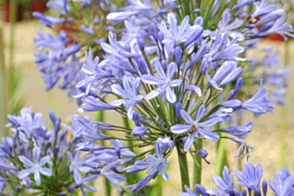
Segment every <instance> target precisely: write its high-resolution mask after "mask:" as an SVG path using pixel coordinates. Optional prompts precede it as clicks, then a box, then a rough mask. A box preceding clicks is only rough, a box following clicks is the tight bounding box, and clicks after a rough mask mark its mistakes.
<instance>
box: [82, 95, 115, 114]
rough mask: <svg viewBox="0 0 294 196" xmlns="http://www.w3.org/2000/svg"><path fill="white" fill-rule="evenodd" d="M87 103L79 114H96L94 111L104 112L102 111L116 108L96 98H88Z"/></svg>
mask: <svg viewBox="0 0 294 196" xmlns="http://www.w3.org/2000/svg"><path fill="white" fill-rule="evenodd" d="M85 101H86V103H84V104H83V105H82V108H79V109H78V110H77V111H78V112H81V113H83V112H94V111H102V110H114V109H115V108H116V107H115V106H113V105H111V104H108V103H105V102H102V101H101V100H100V99H98V98H94V97H92V96H90V97H87V98H86V99H85Z"/></svg>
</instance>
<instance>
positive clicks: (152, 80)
mask: <svg viewBox="0 0 294 196" xmlns="http://www.w3.org/2000/svg"><path fill="white" fill-rule="evenodd" d="M141 79H142V81H143V82H144V83H146V84H151V85H163V84H165V80H163V79H161V78H157V77H155V76H151V75H143V76H142V77H141Z"/></svg>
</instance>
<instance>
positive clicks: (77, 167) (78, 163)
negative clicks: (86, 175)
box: [67, 151, 95, 184]
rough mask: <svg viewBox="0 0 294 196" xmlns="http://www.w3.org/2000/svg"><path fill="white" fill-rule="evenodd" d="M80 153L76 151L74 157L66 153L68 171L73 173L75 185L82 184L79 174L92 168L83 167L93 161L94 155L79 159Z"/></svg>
mask: <svg viewBox="0 0 294 196" xmlns="http://www.w3.org/2000/svg"><path fill="white" fill-rule="evenodd" d="M81 153H82V152H81V151H77V152H76V154H75V156H74V157H73V156H72V154H71V153H70V152H67V157H68V159H69V161H70V171H71V172H73V175H74V179H75V182H76V183H77V184H81V183H82V177H81V174H80V172H89V171H91V169H92V168H90V167H87V166H85V165H86V164H87V163H89V162H91V161H93V160H95V156H94V155H88V156H86V157H84V158H83V159H81V160H79V159H80V156H81Z"/></svg>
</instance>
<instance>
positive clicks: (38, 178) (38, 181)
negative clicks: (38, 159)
mask: <svg viewBox="0 0 294 196" xmlns="http://www.w3.org/2000/svg"><path fill="white" fill-rule="evenodd" d="M34 177H35V181H36V184H37V185H40V184H41V176H40V172H39V171H36V172H35V174H34Z"/></svg>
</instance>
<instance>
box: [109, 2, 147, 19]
mask: <svg viewBox="0 0 294 196" xmlns="http://www.w3.org/2000/svg"><path fill="white" fill-rule="evenodd" d="M128 3H129V5H128V6H126V7H122V8H121V9H120V10H121V12H112V13H110V14H108V15H107V17H106V19H107V20H109V21H111V22H121V21H123V20H125V19H127V18H129V17H131V16H133V15H136V14H138V13H140V12H144V11H149V10H150V9H151V1H150V0H145V2H144V3H142V2H141V1H140V0H128Z"/></svg>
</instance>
